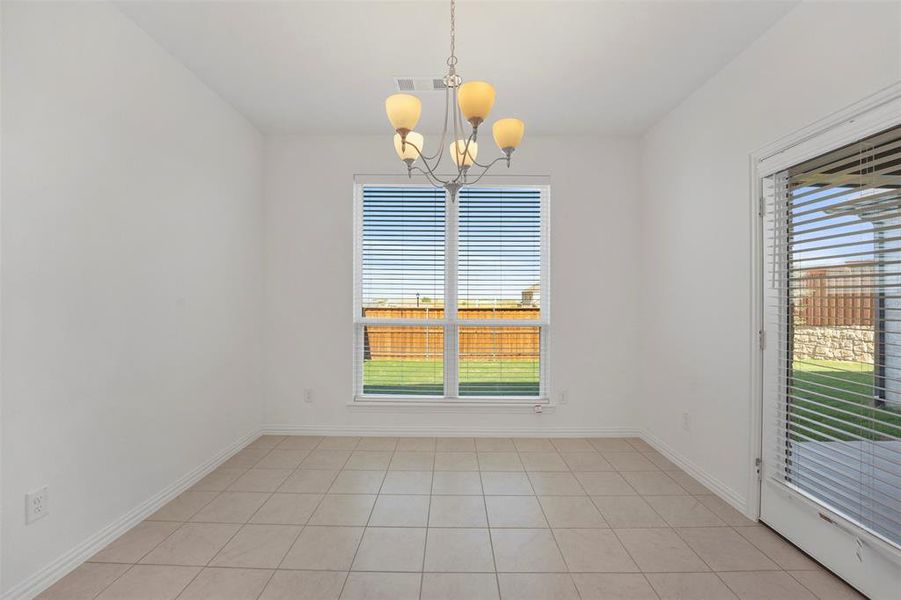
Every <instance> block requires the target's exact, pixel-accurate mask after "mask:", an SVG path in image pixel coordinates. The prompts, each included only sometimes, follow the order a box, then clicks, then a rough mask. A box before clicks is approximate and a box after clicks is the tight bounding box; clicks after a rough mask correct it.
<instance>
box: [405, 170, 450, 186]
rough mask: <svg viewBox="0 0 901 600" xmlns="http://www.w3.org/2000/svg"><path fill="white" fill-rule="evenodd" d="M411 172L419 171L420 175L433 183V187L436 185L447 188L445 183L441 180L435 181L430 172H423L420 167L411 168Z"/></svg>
mask: <svg viewBox="0 0 901 600" xmlns="http://www.w3.org/2000/svg"><path fill="white" fill-rule="evenodd" d="M410 170H411V171H418V172H419V173H421V174H422V175H424V176H425V178H426V180H427V181H428V182H429V183H431V184H432V185H434V186H435V187H444V186H445V184H444V182H443V181H440V180H438V179H435V178H434V177H433V176H432V175H431V174H430V173H429V172H428V171H423V170H422V169H420V168H419V167H410Z"/></svg>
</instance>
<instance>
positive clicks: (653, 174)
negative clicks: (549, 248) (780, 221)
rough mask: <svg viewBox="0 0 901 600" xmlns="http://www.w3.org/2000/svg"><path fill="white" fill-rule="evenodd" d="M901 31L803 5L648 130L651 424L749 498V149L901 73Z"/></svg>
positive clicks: (890, 12) (851, 13)
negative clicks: (686, 419)
mask: <svg viewBox="0 0 901 600" xmlns="http://www.w3.org/2000/svg"><path fill="white" fill-rule="evenodd" d="M899 40H901V4H898V3H877V4H866V3H861V2H849V3H810V4H802V5H800V6H799V7H798V8H796V9H794V10H793V11H792V12H791V13H789V14H788V15H787V16H786V17H784V18H783V19H782V20H781V21H780V22H778V23H777V24H776V25H775V26H774V27H773V28H772V29H770V30H769V31H768V32H767V33H765V34H764V35H763V36H762V37H761V38H760V39H759V40H757V41H756V42H755V43H754V44H753V45H752V46H750V47H749V48H748V49H747V50H746V51H745V52H744V53H742V54H741V55H740V56H739V57H737V58H736V59H735V61H733V62H732V63H731V64H729V65H728V66H727V67H726V68H724V69H723V70H722V71H721V72H720V73H718V74H717V75H716V76H715V77H713V78H712V79H711V80H710V81H708V82H707V83H706V84H705V85H704V86H703V87H701V88H700V89H699V90H698V91H697V92H695V93H694V94H693V95H692V96H690V97H689V98H688V99H687V100H686V101H685V102H683V103H682V105H680V106H679V107H678V108H676V109H675V110H674V111H673V112H672V113H670V114H669V115H668V116H667V117H666V118H664V119H663V120H662V121H661V122H660V123H658V124H657V125H656V126H655V127H653V128H652V129H651V130H650V131H649V132H648V133H647V134H646V136H645V137H644V139H643V142H642V166H641V169H642V171H641V179H642V185H643V189H642V208H641V229H642V240H643V248H644V250H643V253H642V283H641V289H642V306H641V314H642V326H641V333H642V344H641V360H640V363H641V364H642V365H643V369H642V374H643V376H642V378H641V382H642V394H641V397H642V401H641V402H640V403H639V406H641V407H642V409H643V411H642V415H641V417H640V419H641V422H642V423H643V424H644V426H645V427H646V429H647V431H648V432H649V433H650V434H651V435H652V436H653V437H654V438H656V439H657V440H659V441H661V442H663V443H664V444H665V445H667V446H668V447H669V448H671V449H673V450H674V451H676V452H677V453H678V454H680V455H682V456H683V457H685V458H687V459H688V460H690V461H692V462H693V463H694V464H696V465H697V466H699V467H700V468H701V469H702V470H703V471H705V472H706V473H707V474H708V475H710V476H712V477H714V478H716V479H717V480H718V481H719V482H720V483H721V484H722V485H723V487H724V488H725V489H728V490H730V491H731V495H732V497H733V499H734V500H737V501H738V502H739V503H743V502H745V501H746V500H747V498H748V494H749V489H748V488H749V474H750V469H751V464H752V462H753V457H752V456H751V453H750V451H749V448H750V437H749V435H750V434H749V414H750V412H749V408H748V407H749V402H750V397H749V381H750V351H751V350H750V348H751V314H750V311H751V304H750V302H751V289H750V271H749V269H750V265H751V253H750V243H751V242H750V232H751V223H750V198H749V168H748V160H749V159H748V155H749V153H751V152H752V151H754V150H755V149H757V148H759V147H761V146H763V145H764V144H767V143H769V142H772V141H775V140H776V139H778V138H780V137H782V136H785V135H788V134H790V133H792V132H793V131H796V130H798V129H800V128H801V127H803V126H805V125H808V124H810V123H811V122H813V121H815V120H817V119H820V118H822V117H825V116H826V115H828V114H829V113H831V112H834V111H836V110H838V109H841V108H843V107H845V106H847V105H849V104H851V103H853V102H855V101H857V100H860V99H861V98H863V97H865V96H867V95H870V94H872V93H874V92H876V91H877V90H879V89H881V88H883V87H885V86H887V85H889V84H891V83H892V82H894V81H897V80H899V79H901V46H899V44H901V41H899ZM685 411H687V412H689V414H690V427H691V430H690V431H684V430H683V429H682V427H681V413H682V412H685Z"/></svg>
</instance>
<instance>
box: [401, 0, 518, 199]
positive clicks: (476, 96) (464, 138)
mask: <svg viewBox="0 0 901 600" xmlns="http://www.w3.org/2000/svg"><path fill="white" fill-rule="evenodd" d="M455 4H456V2H455V0H451V3H450V56H449V57H448V58H447V75H445V76H444V79H443V81H444V89H445V92H444V96H445V98H444V130H443V131H442V133H441V141H440V142H439V143H438V148H437V150H435V152H434V153H433V154H431V155H428V154H426V153H425V138H424V137H423V135H422V134H421V133H417V132H416V131H414V129H415V127H416V124H417V123H418V122H419V116H420V113H421V112H422V103H421V102H420V101H419V98H417V97H416V96H413V95H410V94H394V95H392V96H389V97H388V98H387V99H386V100H385V111H386V112H387V113H388V120H389V121H390V122H391V126H392V127H394V131H395V132H396V133H395V134H394V150H395V151H396V152H397V156H398V157H399V158H400V159H401V160H402V161H404V162H405V163H406V165H407V175H408V176H409V177H412V176H413V173H414V172H416V173H420V174H422V175H424V176H425V177H426V179H428V181H429V182H430V183H432V184H433V185H436V186H438V187H444V188H446V189H447V190H449V191H450V192H451V197H454V196H455V195H456V192H457V190H459V189H460V188H461V187H463V186H465V185H471V184H474V183H476V182H478V181H479V180H480V179H481V178H482V177H484V175H485V173H487V172H488V169H490V168H491V167H492V166H494V165H495V164H496V163H497V162H499V161H502V160H503V161H506V162H507V167H509V166H510V156H511V155H512V154H513V151H514V150H516V147H517V146H518V145H519V143H520V142H521V141H522V136H523V133H524V132H525V123H523V122H522V121H520V120H519V119H512V118H506V119H499V120H497V121H495V122H494V124H493V125H492V126H491V133H492V134H493V135H494V142H495V143H496V144H497V147H498V148H500V150H501V152H503V154H504V155H503V156H499V157H497V158H495V159H494V160H492V161H490V162H488V163H485V164H483V163H480V162H479V161H478V160H476V159H477V158H478V153H479V144H478V134H479V127H480V126H481V125H482V124H483V123H484V122H485V119H487V118H488V113H489V112H491V107H492V106H494V86H492V85H491V84H490V83H487V82H485V81H467V82H465V83H464V82H463V78H462V77H460V75H459V74H458V73H457V57H456V55H455V54H454V51H455V47H454V42H455V40H454V36H455V33H456V31H455ZM448 121H450V123H451V124H450V127H449V126H448ZM464 121H465V122H468V123H469V125H470V132H469V134H468V135H467V134H466V132H465V125H464ZM449 128H450V130H451V133H452V135H453V141H452V142H451V143H450V145H449V146H447V147H446V148H447V152H448V155H449V156H450V158H451V160H452V161H453V165H454V167H455V168H456V173H453V172H452V174H451V175H447V176H443V177H442V176H441V175H439V174H438V169H439V167H440V165H441V161H442V159H443V158H444V152H445V144H446V143H447V134H448V129H449ZM420 165H421V166H420ZM474 168H479V169H481V172H479V173H477V174H475V173H471V171H474Z"/></svg>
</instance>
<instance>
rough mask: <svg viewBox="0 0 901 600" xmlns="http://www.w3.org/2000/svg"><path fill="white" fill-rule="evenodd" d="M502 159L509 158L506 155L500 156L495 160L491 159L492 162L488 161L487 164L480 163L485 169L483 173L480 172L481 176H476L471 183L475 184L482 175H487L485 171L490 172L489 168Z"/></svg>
mask: <svg viewBox="0 0 901 600" xmlns="http://www.w3.org/2000/svg"><path fill="white" fill-rule="evenodd" d="M502 160H507V157H506V156H499V157H497V158H495V159H494V160H493V161H491V162H490V163H488V164H487V165H479V166H480V167H482V168H483V169H484V170H483V171H482V172H481V173H479V176H478V177H476V178H475V179H473V180H472V181H470V182H469V185H474V184H476V183H478V182H479V180H480V179H481V178H482V177H484V176H485V173H487V172H488V169H490V168H491V167H493V166H494V164H495V163H497V162H500V161H502Z"/></svg>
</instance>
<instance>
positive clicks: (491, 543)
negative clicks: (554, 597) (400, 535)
mask: <svg viewBox="0 0 901 600" xmlns="http://www.w3.org/2000/svg"><path fill="white" fill-rule="evenodd" d="M514 448H515V446H514ZM478 449H479V447H478V442H476V466H478V468H479V487H480V488H481V490H482V506H484V507H485V523H486V524H487V525H488V527H487V530H488V547H489V548H490V549H491V565H492V566H493V567H494V585H495V587H496V588H497V597H498V598H501V579H500V577H498V574H497V558H496V557H495V556H494V539H493V538H492V536H491V520H490V519H489V518H488V500H486V499H485V485H484V482H483V480H482V463H481V462H480V461H479V452H478ZM516 460H519V453H518V452H517V453H516ZM529 485H531V483H530V484H529ZM532 491H534V490H532ZM420 600H421V599H420Z"/></svg>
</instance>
